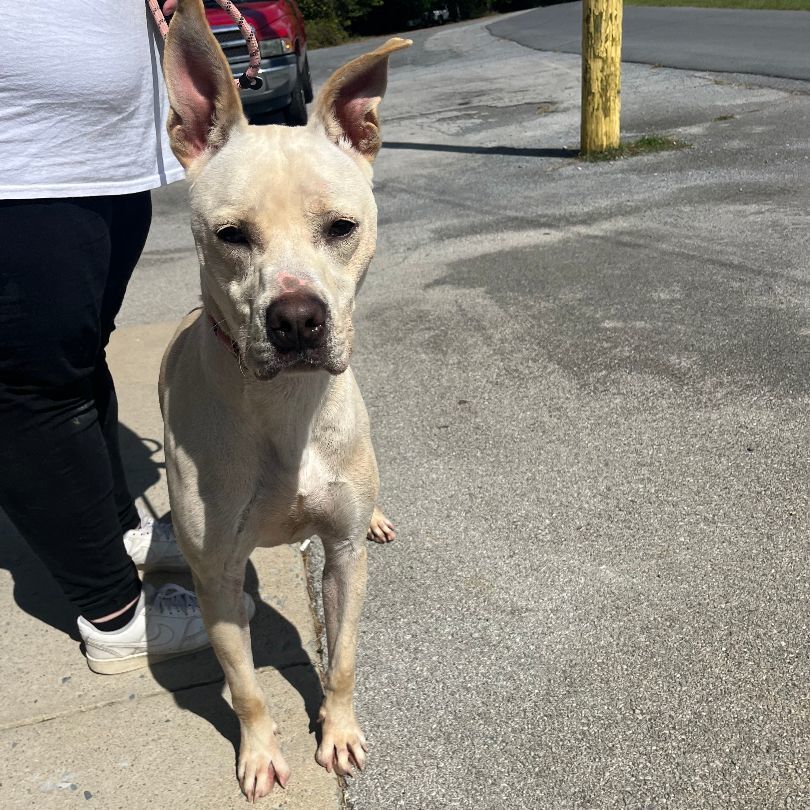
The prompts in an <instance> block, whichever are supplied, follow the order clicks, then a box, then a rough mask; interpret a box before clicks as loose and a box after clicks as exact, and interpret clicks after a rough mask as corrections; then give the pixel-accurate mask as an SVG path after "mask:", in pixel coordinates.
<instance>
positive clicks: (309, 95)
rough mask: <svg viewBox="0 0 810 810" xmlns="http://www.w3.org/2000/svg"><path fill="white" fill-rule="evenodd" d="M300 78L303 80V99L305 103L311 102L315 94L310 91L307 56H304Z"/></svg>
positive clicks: (310, 83)
mask: <svg viewBox="0 0 810 810" xmlns="http://www.w3.org/2000/svg"><path fill="white" fill-rule="evenodd" d="M301 78H302V79H303V80H304V101H306V103H307V104H311V103H312V99H313V98H314V97H315V95H314V93H313V92H312V76H311V75H310V72H309V57H308V56H305V57H304V70H303V72H302V73H301Z"/></svg>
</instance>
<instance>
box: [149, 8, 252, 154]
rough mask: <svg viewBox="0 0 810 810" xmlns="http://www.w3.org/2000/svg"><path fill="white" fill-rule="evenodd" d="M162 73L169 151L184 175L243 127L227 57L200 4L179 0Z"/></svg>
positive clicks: (167, 38)
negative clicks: (166, 104) (167, 109)
mask: <svg viewBox="0 0 810 810" xmlns="http://www.w3.org/2000/svg"><path fill="white" fill-rule="evenodd" d="M163 72H164V74H165V76H166V89H167V91H168V95H169V103H170V104H171V110H170V111H169V119H168V121H167V123H166V127H167V129H168V130H169V140H170V142H171V146H172V151H173V152H174V154H175V156H176V157H177V159H178V160H179V161H180V163H182V164H183V166H184V167H185V168H186V169H188V168H189V167H190V166H191V165H192V164H193V163H195V161H197V160H198V159H199V158H201V157H203V156H204V155H207V154H208V155H210V154H212V153H213V152H215V151H216V150H217V149H220V148H221V147H222V146H224V145H225V142H226V141H227V140H228V136H229V135H230V133H231V131H232V130H233V128H234V127H236V126H247V119H246V118H245V116H244V113H243V112H242V104H241V102H240V101H239V93H238V91H237V90H236V85H235V84H234V80H233V75H232V74H231V70H230V68H229V67H228V62H227V60H226V59H225V54H223V53H222V48H220V47H219V43H218V42H217V41H216V39H215V38H214V35H213V33H212V32H211V29H210V27H209V26H208V22H207V20H206V18H205V10H204V8H203V4H202V0H180V2H179V3H178V4H177V11H176V12H175V13H174V15H173V16H172V21H171V24H170V25H169V33H168V35H167V37H166V50H165V54H164V58H163Z"/></svg>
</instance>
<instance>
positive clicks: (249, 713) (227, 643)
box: [194, 564, 290, 802]
mask: <svg viewBox="0 0 810 810" xmlns="http://www.w3.org/2000/svg"><path fill="white" fill-rule="evenodd" d="M244 578H245V566H244V564H241V565H240V566H239V570H238V572H237V573H232V572H226V573H222V572H217V574H216V575H210V574H208V575H206V576H205V577H201V576H199V575H198V574H197V573H196V572H195V574H194V582H195V586H196V588H197V597H198V599H199V600H200V607H201V609H202V614H203V619H204V621H205V626H206V629H207V630H208V636H209V638H210V639H211V646H212V647H213V648H214V652H215V653H216V655H217V658H218V659H219V663H220V664H221V666H222V669H223V671H224V672H225V679H226V680H227V682H228V687H229V689H230V690H231V700H232V702H233V708H234V711H235V712H236V715H237V717H238V718H239V726H240V731H241V741H240V744H239V764H238V768H237V773H238V776H239V785H240V787H241V788H242V792H243V793H244V794H245V796H246V797H247V799H248V801H250V802H254V801H256V800H257V799H261V798H262V797H263V796H266V795H267V794H268V793H270V791H271V790H272V789H273V783H274V782H275V780H276V779H278V782H279V784H280V785H281V786H282V787H283V786H284V785H285V784H286V782H287V779H289V776H290V769H289V767H288V765H287V763H286V762H285V761H284V757H283V756H282V755H281V750H280V749H279V747H278V744H277V743H276V736H275V735H276V724H275V723H274V722H273V720H272V718H271V717H270V713H269V712H268V710H267V702H266V700H265V696H264V693H263V692H262V688H261V686H259V682H258V680H257V678H256V671H255V669H254V666H253V653H252V650H251V646H250V626H249V624H248V616H247V612H246V610H245V605H244V601H243V599H242V588H243V584H244Z"/></svg>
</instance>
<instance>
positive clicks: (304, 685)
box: [0, 424, 323, 750]
mask: <svg viewBox="0 0 810 810" xmlns="http://www.w3.org/2000/svg"><path fill="white" fill-rule="evenodd" d="M120 447H121V455H122V458H123V461H124V467H125V470H126V474H127V480H128V482H129V485H130V491H131V493H132V495H133V497H135V498H139V497H140V498H142V499H143V497H144V494H145V492H146V490H147V489H148V488H149V487H150V486H152V485H153V484H155V483H157V482H158V481H159V480H160V476H161V469H162V467H163V463H162V462H161V461H158V460H157V458H156V457H157V454H158V453H159V451H160V450H162V445H161V444H160V442H158V441H157V440H156V439H151V438H141V437H139V436H138V435H137V434H136V433H134V432H133V431H132V430H130V429H129V428H128V427H126V426H125V425H123V424H122V425H120ZM147 507H148V508H151V505H150V504H148V502H147ZM152 511H154V510H152ZM155 516H156V517H159V516H158V515H155ZM161 517H166V516H161ZM0 567H3V568H6V569H7V570H8V571H9V572H10V573H11V575H12V577H13V579H14V600H15V602H16V603H17V605H18V606H19V607H20V608H21V609H22V610H24V611H25V612H26V613H28V614H30V615H31V616H33V617H34V618H36V619H38V620H39V621H41V622H44V623H46V624H49V625H51V626H52V627H54V628H55V629H57V630H60V631H61V632H63V633H65V634H67V635H68V636H70V638H72V639H73V640H74V641H76V642H79V641H80V637H79V633H78V629H77V627H76V618H77V617H78V612H77V610H76V609H75V608H74V607H73V605H72V604H71V603H70V602H69V601H68V600H67V599H66V598H65V597H64V595H63V594H62V591H61V590H60V588H59V586H58V585H57V584H56V582H55V581H54V580H53V579H52V577H51V576H50V573H49V572H48V570H47V568H45V566H44V565H43V564H42V563H41V562H40V560H39V558H38V557H37V556H36V555H35V554H34V552H33V551H32V550H31V549H30V548H29V547H28V545H27V544H26V543H25V541H24V540H23V539H22V538H21V537H20V536H19V534H18V533H17V531H16V529H15V528H14V527H13V526H12V524H11V522H10V521H9V520H8V518H7V517H6V516H5V514H4V513H3V512H2V511H0ZM147 579H148V581H150V582H151V583H152V584H155V585H157V586H159V585H161V584H163V583H165V582H177V583H178V584H180V585H183V586H184V587H187V588H191V587H193V586H192V583H191V576H190V574H182V573H181V574H179V575H178V574H176V573H165V574H160V573H156V574H154V575H152V574H149V575H148V576H147ZM245 590H246V591H247V592H248V593H249V594H250V595H251V596H252V597H253V599H254V601H255V603H256V615H255V616H254V618H253V621H252V622H251V637H252V642H253V660H254V663H255V665H256V667H257V668H262V667H273V668H275V669H277V670H278V671H279V673H280V674H281V675H282V676H283V677H284V678H285V679H286V680H287V682H288V683H289V684H290V685H291V686H292V687H293V688H294V689H295V690H296V691H297V692H298V693H299V694H300V695H301V697H302V698H303V700H304V705H305V708H306V712H307V715H308V717H309V721H310V730H313V729H314V728H315V727H316V721H317V717H318V711H319V709H320V705H321V702H322V699H323V692H322V688H321V681H320V677H319V675H318V672H317V671H316V670H315V667H314V666H313V665H312V662H311V660H310V658H309V655H308V654H307V652H306V650H305V649H304V648H303V645H302V642H301V636H300V635H299V634H298V630H297V629H296V628H295V626H294V625H293V624H292V623H291V622H289V621H288V620H287V619H286V618H285V617H284V616H282V615H281V613H279V612H278V611H277V610H275V609H274V608H273V607H271V606H270V605H268V604H267V603H265V602H263V601H262V599H261V597H260V596H259V580H258V575H257V573H256V568H255V567H254V565H253V563H252V562H251V561H249V562H248V565H247V570H246V575H245ZM79 654H80V652H79V649H78V647H77V649H76V655H79ZM150 669H151V671H152V675H153V677H154V679H155V680H156V681H157V683H159V684H160V685H161V686H162V687H163V688H164V689H166V690H167V691H169V692H172V694H173V697H174V699H175V702H176V704H177V705H178V706H179V707H180V708H181V709H185V710H187V711H190V712H194V713H195V714H197V715H199V716H200V717H202V718H203V719H204V720H207V721H208V722H209V723H210V724H211V725H212V726H213V727H214V728H216V729H217V731H219V732H220V734H222V736H223V737H225V738H226V739H227V740H229V741H230V742H231V743H232V744H233V746H234V749H235V750H236V749H238V746H239V723H238V721H237V719H236V716H235V715H234V713H233V710H232V709H231V707H230V706H229V705H228V703H227V702H226V701H225V699H224V697H223V696H222V695H221V694H219V688H218V687H217V689H216V690H212V689H210V688H209V689H206V688H198V687H205V686H212V685H219V684H222V682H223V680H224V678H223V673H222V669H221V668H220V666H219V663H218V661H217V660H216V656H215V655H214V653H213V651H212V650H210V649H208V650H204V651H202V652H200V653H196V654H195V655H193V656H186V657H183V658H178V659H175V660H173V661H166V662H163V663H161V664H155V665H151V666H150ZM268 697H269V698H270V700H269V704H270V712H271V714H272V712H273V701H272V695H269V696H268Z"/></svg>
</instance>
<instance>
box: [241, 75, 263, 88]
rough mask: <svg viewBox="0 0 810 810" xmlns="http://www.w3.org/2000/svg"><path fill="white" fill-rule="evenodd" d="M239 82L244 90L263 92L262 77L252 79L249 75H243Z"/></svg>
mask: <svg viewBox="0 0 810 810" xmlns="http://www.w3.org/2000/svg"><path fill="white" fill-rule="evenodd" d="M237 81H238V82H239V86H240V87H241V88H242V89H243V90H261V89H262V87H264V81H263V80H262V77H261V76H255V77H254V78H252V79H251V78H250V77H249V76H248V75H247V73H243V74H242V75H241V76H240V77H239V78H238V79H237Z"/></svg>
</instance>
